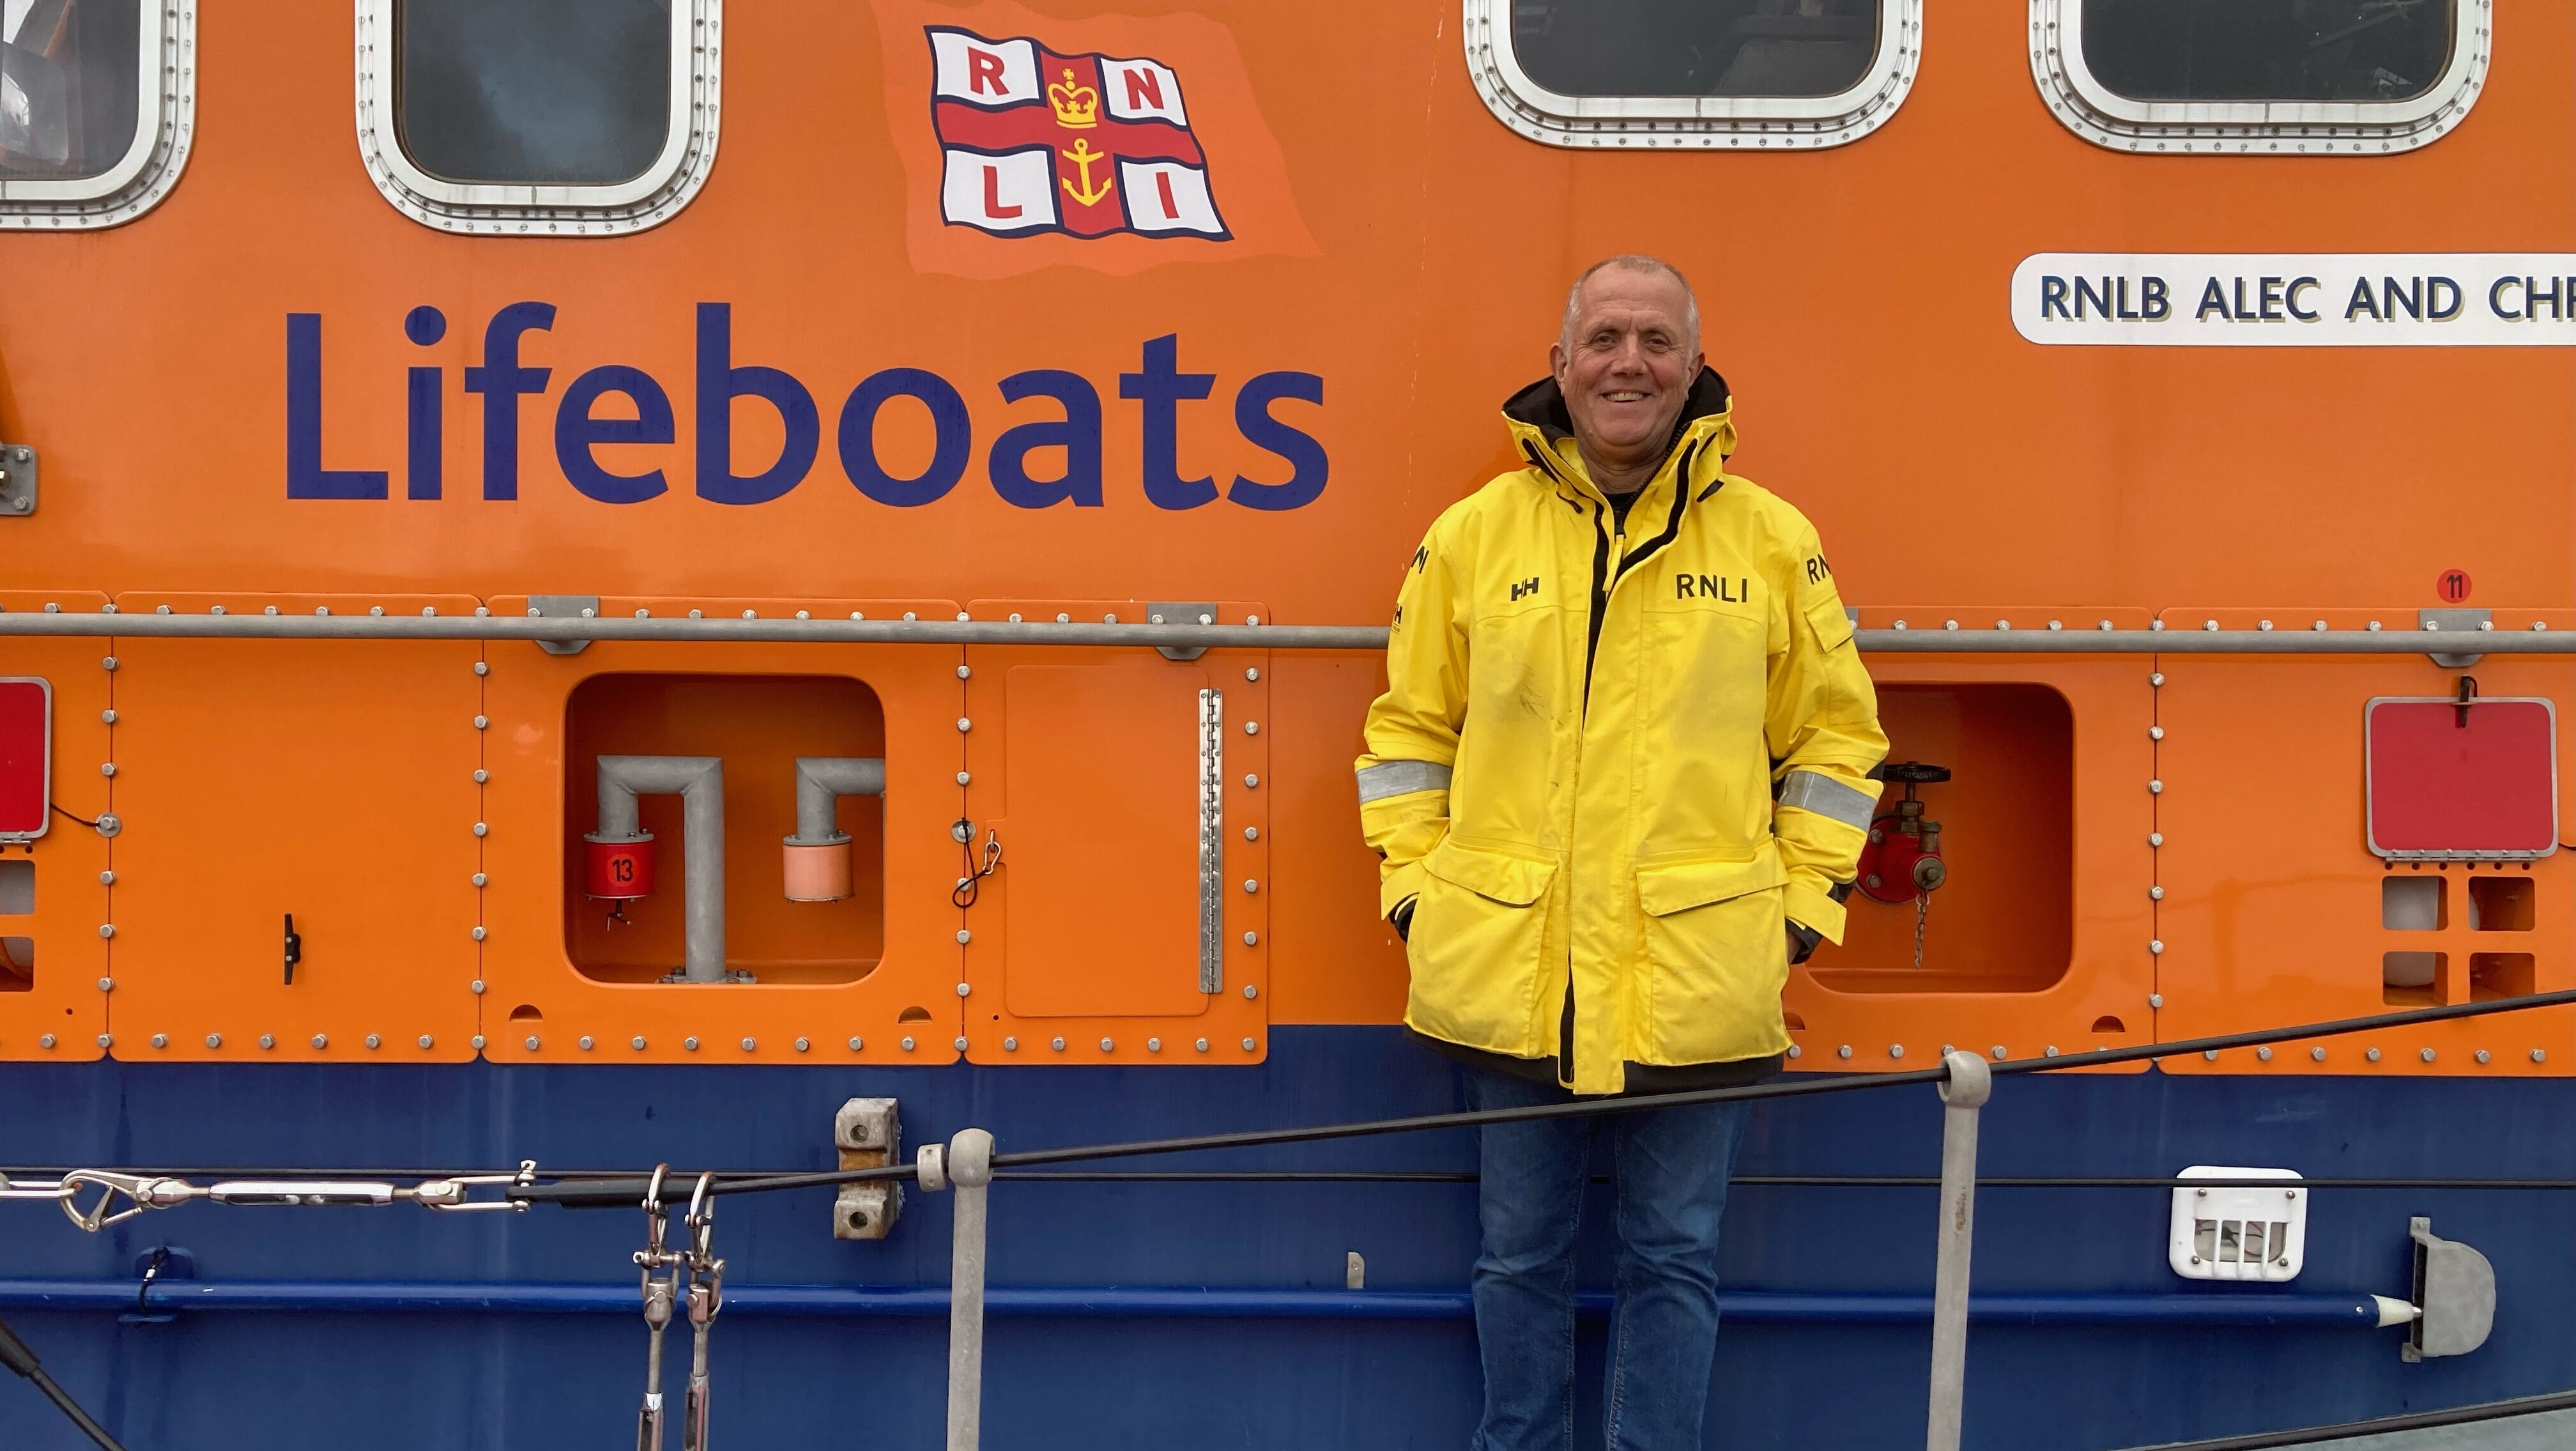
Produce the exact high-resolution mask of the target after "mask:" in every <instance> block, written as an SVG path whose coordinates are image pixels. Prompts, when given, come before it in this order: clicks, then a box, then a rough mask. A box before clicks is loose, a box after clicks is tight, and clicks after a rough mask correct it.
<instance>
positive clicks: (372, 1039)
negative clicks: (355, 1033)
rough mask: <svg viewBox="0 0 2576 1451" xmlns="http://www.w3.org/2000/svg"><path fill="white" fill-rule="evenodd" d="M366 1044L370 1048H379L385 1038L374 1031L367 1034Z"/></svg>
mask: <svg viewBox="0 0 2576 1451" xmlns="http://www.w3.org/2000/svg"><path fill="white" fill-rule="evenodd" d="M367 1046H368V1047H370V1048H381V1047H383V1046H385V1040H384V1039H383V1038H381V1037H379V1036H377V1035H376V1034H374V1033H369V1034H368V1035H367Z"/></svg>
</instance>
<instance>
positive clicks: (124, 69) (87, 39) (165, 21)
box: [0, 0, 196, 228]
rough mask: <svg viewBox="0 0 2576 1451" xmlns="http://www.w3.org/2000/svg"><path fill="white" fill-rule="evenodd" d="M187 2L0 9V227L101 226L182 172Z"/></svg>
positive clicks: (190, 23) (22, 2)
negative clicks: (171, 58) (177, 56)
mask: <svg viewBox="0 0 2576 1451" xmlns="http://www.w3.org/2000/svg"><path fill="white" fill-rule="evenodd" d="M195 26H196V6H195V3H194V0H185V3H181V4H172V5H169V6H167V7H166V8H165V6H164V5H162V4H160V3H155V0H0V227H21V228H24V227H40V226H41V227H67V226H68V227H82V226H110V225H114V224H115V223H118V222H123V221H130V220H132V219H133V218H134V217H136V216H139V215H141V214H142V213H143V211H144V210H146V209H147V208H149V207H150V206H151V205H152V204H153V203H154V202H157V201H159V200H160V199H161V197H162V196H163V195H165V194H167V192H168V191H169V188H170V185H171V183H172V182H174V181H176V180H177V177H178V173H179V168H180V166H181V165H182V164H183V163H184V162H185V160H186V153H187V136H188V131H189V129H190V127H189V112H190V110H191V109H192V107H193V97H192V93H193V88H194V84H195V80H194V77H195V66H194V65H193V64H191V65H188V66H186V67H174V68H172V69H170V70H167V71H165V69H164V65H163V61H164V58H165V55H166V54H170V53H176V52H184V51H188V50H192V49H193V45H192V41H193V38H194V35H195Z"/></svg>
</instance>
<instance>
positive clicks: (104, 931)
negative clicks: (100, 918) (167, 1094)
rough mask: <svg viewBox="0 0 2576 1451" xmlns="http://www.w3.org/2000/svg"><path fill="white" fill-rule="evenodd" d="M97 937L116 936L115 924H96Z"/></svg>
mask: <svg viewBox="0 0 2576 1451" xmlns="http://www.w3.org/2000/svg"><path fill="white" fill-rule="evenodd" d="M98 935H99V936H101V937H114V936H115V935H116V924H115V923H113V922H101V923H100V924H98Z"/></svg>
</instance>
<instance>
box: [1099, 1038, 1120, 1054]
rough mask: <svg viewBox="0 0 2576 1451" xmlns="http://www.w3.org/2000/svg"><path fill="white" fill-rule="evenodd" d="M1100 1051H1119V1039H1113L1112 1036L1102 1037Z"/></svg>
mask: <svg viewBox="0 0 2576 1451" xmlns="http://www.w3.org/2000/svg"><path fill="white" fill-rule="evenodd" d="M1100 1051H1101V1052H1103V1053H1115V1052H1117V1051H1118V1043H1117V1041H1116V1040H1115V1039H1111V1038H1103V1039H1101V1040H1100Z"/></svg>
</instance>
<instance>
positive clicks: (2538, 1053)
mask: <svg viewBox="0 0 2576 1451" xmlns="http://www.w3.org/2000/svg"><path fill="white" fill-rule="evenodd" d="M2531 1061H2532V1062H2534V1063H2546V1062H2548V1061H2549V1050H2548V1049H2546V1048H2534V1049H2532V1050H2531Z"/></svg>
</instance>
